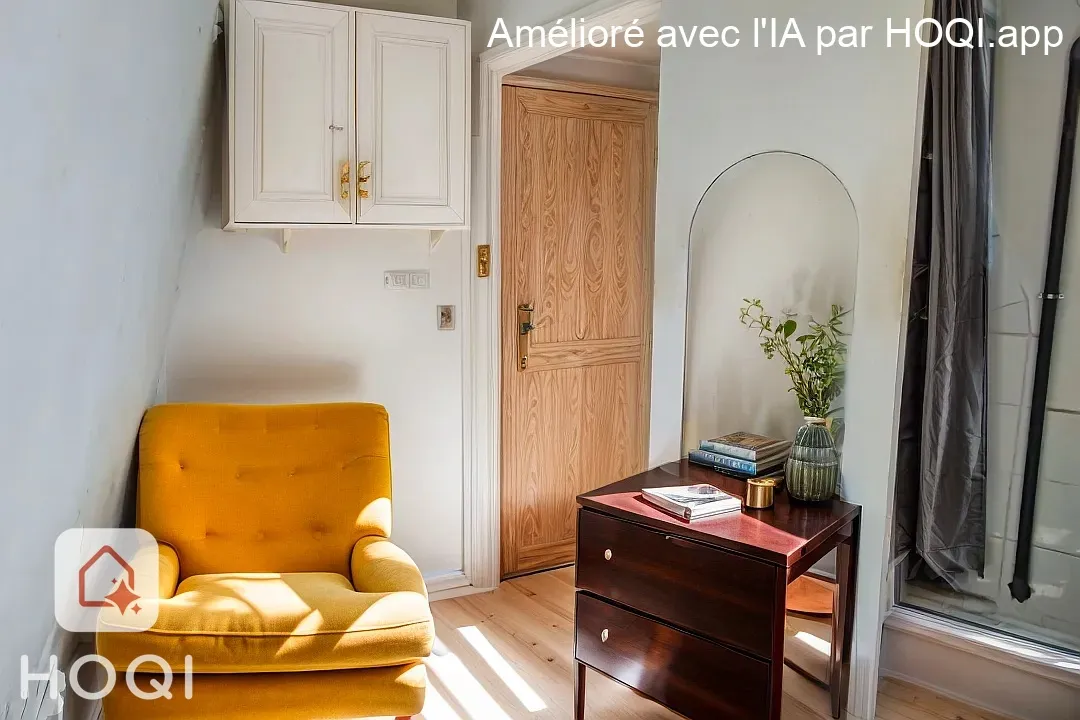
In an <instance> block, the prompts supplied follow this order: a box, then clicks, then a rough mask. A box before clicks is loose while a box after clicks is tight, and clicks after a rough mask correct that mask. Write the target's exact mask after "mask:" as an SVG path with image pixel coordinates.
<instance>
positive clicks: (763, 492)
mask: <svg viewBox="0 0 1080 720" xmlns="http://www.w3.org/2000/svg"><path fill="white" fill-rule="evenodd" d="M783 481H784V479H783V478H782V477H776V476H774V477H765V478H750V479H749V480H747V481H746V507H748V508H750V509H751V510H764V509H765V508H771V507H772V506H773V502H775V500H776V491H777V489H778V488H779V486H780V483H782V482H783Z"/></svg>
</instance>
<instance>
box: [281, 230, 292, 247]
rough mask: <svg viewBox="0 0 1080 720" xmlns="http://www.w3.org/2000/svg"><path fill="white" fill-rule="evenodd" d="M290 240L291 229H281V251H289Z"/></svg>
mask: <svg viewBox="0 0 1080 720" xmlns="http://www.w3.org/2000/svg"><path fill="white" fill-rule="evenodd" d="M290 240H292V230H289V229H288V228H285V229H284V230H282V231H281V252H283V253H287V252H289V241H290Z"/></svg>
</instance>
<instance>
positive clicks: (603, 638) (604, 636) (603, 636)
mask: <svg viewBox="0 0 1080 720" xmlns="http://www.w3.org/2000/svg"><path fill="white" fill-rule="evenodd" d="M600 642H607V628H604V630H603V631H602V632H601V633H600Z"/></svg>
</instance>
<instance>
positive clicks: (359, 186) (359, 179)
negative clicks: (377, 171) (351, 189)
mask: <svg viewBox="0 0 1080 720" xmlns="http://www.w3.org/2000/svg"><path fill="white" fill-rule="evenodd" d="M370 164H371V161H370V160H364V161H363V162H361V163H360V164H359V165H357V166H356V194H357V195H359V196H360V197H361V198H366V197H367V196H368V191H367V188H365V187H364V185H367V184H368V182H369V181H370V180H371V173H368V174H367V175H365V174H364V168H366V167H367V166H368V165H370Z"/></svg>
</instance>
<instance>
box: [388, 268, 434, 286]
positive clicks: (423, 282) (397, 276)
mask: <svg viewBox="0 0 1080 720" xmlns="http://www.w3.org/2000/svg"><path fill="white" fill-rule="evenodd" d="M383 287H384V288H386V289H387V290H427V289H429V288H430V287H431V273H430V272H429V271H427V270H387V271H385V272H384V273H383Z"/></svg>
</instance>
